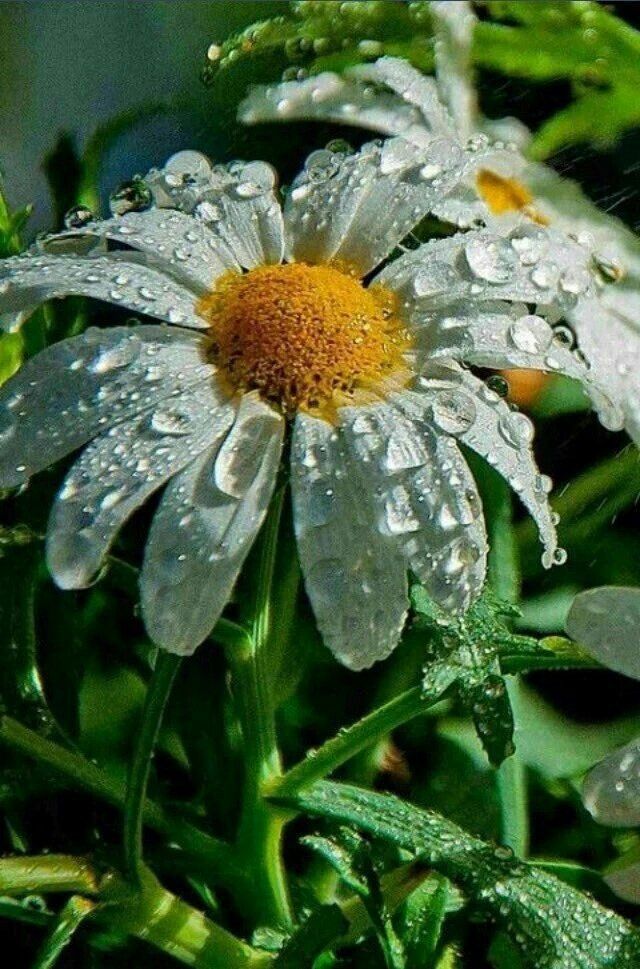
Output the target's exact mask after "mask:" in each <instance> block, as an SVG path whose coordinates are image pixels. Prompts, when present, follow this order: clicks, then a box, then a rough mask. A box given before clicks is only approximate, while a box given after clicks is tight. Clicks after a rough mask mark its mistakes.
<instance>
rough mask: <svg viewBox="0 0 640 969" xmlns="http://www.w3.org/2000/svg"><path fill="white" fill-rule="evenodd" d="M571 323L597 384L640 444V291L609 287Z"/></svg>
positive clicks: (577, 312)
mask: <svg viewBox="0 0 640 969" xmlns="http://www.w3.org/2000/svg"><path fill="white" fill-rule="evenodd" d="M570 320H571V324H572V326H573V328H574V329H575V332H576V334H577V337H578V340H579V344H580V347H581V348H582V349H583V350H584V353H585V355H586V357H587V359H588V360H589V361H590V363H591V368H592V371H593V377H594V380H596V381H597V382H598V384H599V385H600V386H601V387H603V388H605V391H606V393H607V395H608V396H609V397H610V398H611V399H612V400H613V401H614V403H615V405H616V407H617V411H618V417H619V421H618V422H617V423H616V421H615V419H611V420H608V421H607V420H606V415H605V417H604V418H603V423H605V424H606V425H607V426H608V427H611V428H613V429H616V428H617V427H621V426H622V424H623V423H624V426H625V428H626V430H627V431H628V433H629V434H630V436H631V437H632V438H633V440H634V441H635V442H636V444H640V289H638V287H637V286H634V285H632V284H627V283H619V284H617V285H612V286H609V287H607V288H606V289H605V291H604V292H603V293H602V296H601V297H600V299H599V300H597V301H595V300H593V301H591V302H587V303H583V304H580V305H579V306H578V307H577V308H576V309H575V310H574V311H573V312H572V313H571V314H570Z"/></svg>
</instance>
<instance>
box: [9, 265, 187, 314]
mask: <svg viewBox="0 0 640 969" xmlns="http://www.w3.org/2000/svg"><path fill="white" fill-rule="evenodd" d="M122 256H123V258H120V256H119V255H118V258H116V254H115V253H114V254H112V255H111V256H87V257H84V258H83V257H74V256H50V255H39V254H34V253H28V254H26V255H24V256H15V257H11V258H9V259H3V260H2V261H1V262H0V320H2V322H3V324H4V325H5V327H6V328H11V327H13V326H16V325H19V324H20V322H22V320H23V319H24V318H25V316H28V315H29V314H30V313H32V312H33V310H34V309H35V308H36V307H37V306H38V305H39V304H40V303H44V302H45V300H48V299H58V298H60V297H63V296H90V297H91V298H92V299H99V300H103V301H104V302H106V303H113V304H114V305H116V306H119V307H123V308H124V309H128V310H132V311H133V312H134V313H143V314H144V315H146V316H153V317H156V318H157V319H159V320H166V321H167V322H168V323H179V324H180V325H181V326H187V327H193V328H195V329H202V328H203V327H205V326H206V324H205V323H204V321H203V320H202V319H201V318H200V317H199V316H197V314H196V313H195V309H194V306H195V302H196V299H197V294H196V293H194V292H193V291H192V290H190V289H189V288H187V287H186V286H185V285H183V284H181V283H179V282H177V280H175V279H174V278H173V277H171V276H168V275H167V274H166V273H163V272H162V271H161V270H158V269H155V268H153V267H151V266H144V265H142V264H141V263H137V262H130V261H128V260H127V258H126V253H123V254H122Z"/></svg>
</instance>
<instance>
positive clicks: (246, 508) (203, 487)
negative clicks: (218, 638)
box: [141, 394, 284, 654]
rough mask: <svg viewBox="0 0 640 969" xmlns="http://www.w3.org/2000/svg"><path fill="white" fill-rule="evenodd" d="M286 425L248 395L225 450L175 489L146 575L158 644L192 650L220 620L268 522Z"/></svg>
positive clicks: (148, 555) (159, 519) (148, 617)
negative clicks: (236, 582)
mask: <svg viewBox="0 0 640 969" xmlns="http://www.w3.org/2000/svg"><path fill="white" fill-rule="evenodd" d="M283 429H284V422H283V420H282V418H281V417H280V416H279V415H278V414H277V413H276V412H275V411H274V410H273V408H271V407H269V406H268V405H267V404H265V403H263V402H261V401H260V400H259V398H257V397H256V396H255V395H253V394H252V395H247V396H245V397H244V398H243V400H242V402H241V404H240V408H239V410H238V414H237V417H236V421H235V424H234V425H233V427H232V429H231V431H230V432H229V435H228V436H227V438H226V440H225V442H224V444H223V445H222V447H221V448H219V447H218V445H216V446H215V447H214V448H212V449H210V450H208V451H207V453H206V454H203V455H202V457H201V458H199V459H198V460H196V461H195V462H194V463H193V464H192V465H190V466H189V467H188V468H186V469H185V470H184V471H183V472H182V473H181V474H179V475H178V476H177V477H176V478H175V479H174V480H173V481H172V482H171V484H170V485H169V486H168V488H167V490H166V492H165V494H164V496H163V498H162V501H161V502H160V505H159V507H158V511H157V512H156V514H155V517H154V519H153V525H152V527H151V533H150V536H149V541H148V543H147V547H146V552H145V560H144V566H143V569H142V577H141V595H142V610H143V615H144V618H145V624H146V626H147V629H148V630H149V633H150V635H151V637H152V639H153V641H154V642H156V643H158V645H160V646H164V647H165V648H166V649H169V650H171V651H172V652H176V653H183V654H190V653H192V652H193V651H194V649H195V648H196V646H198V645H199V644H200V643H201V642H202V640H203V639H205V637H206V636H208V635H209V633H210V632H211V630H212V628H213V626H214V625H215V623H216V622H217V620H218V619H219V617H220V614H221V613H222V610H223V608H224V606H225V604H226V602H227V601H228V599H229V596H230V594H231V590H232V588H233V585H234V583H235V581H236V579H237V577H238V573H239V571H240V569H241V567H242V563H243V562H244V559H245V557H246V555H247V553H248V551H249V549H250V547H251V545H252V543H253V540H254V539H255V536H256V534H257V532H258V530H259V528H260V526H261V524H262V522H263V520H264V516H265V514H266V511H267V508H268V505H269V501H270V498H271V495H272V492H273V488H274V485H275V481H276V474H277V470H278V465H279V460H280V452H281V449H282V438H283Z"/></svg>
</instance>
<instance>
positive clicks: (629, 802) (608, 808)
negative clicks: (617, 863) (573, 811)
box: [582, 738, 640, 828]
mask: <svg viewBox="0 0 640 969" xmlns="http://www.w3.org/2000/svg"><path fill="white" fill-rule="evenodd" d="M582 797H583V800H584V805H585V807H586V809H587V810H588V811H589V813H590V814H591V815H592V816H593V817H594V818H595V819H596V821H599V822H600V823H601V824H607V825H609V826H610V827H616V828H635V827H637V826H638V825H639V824H640V739H638V738H636V740H633V741H632V742H631V743H630V744H627V745H626V746H625V747H621V748H620V749H619V750H614V752H613V753H612V754H609V756H608V757H605V759H604V760H603V761H601V762H600V763H599V764H596V766H595V767H594V768H593V769H592V770H591V771H589V773H588V774H587V777H586V779H585V782H584V787H583V789H582Z"/></svg>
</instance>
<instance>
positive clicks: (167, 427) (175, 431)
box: [151, 410, 191, 437]
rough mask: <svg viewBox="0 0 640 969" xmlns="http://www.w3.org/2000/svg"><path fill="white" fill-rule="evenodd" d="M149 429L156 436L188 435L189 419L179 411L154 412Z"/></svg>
mask: <svg viewBox="0 0 640 969" xmlns="http://www.w3.org/2000/svg"><path fill="white" fill-rule="evenodd" d="M151 427H152V428H153V430H154V431H156V432H157V433H158V434H168V435H170V436H171V437H181V436H182V435H183V434H188V433H189V430H190V427H191V419H190V417H189V415H188V414H183V413H181V412H180V411H167V410H156V411H154V412H153V414H152V415H151Z"/></svg>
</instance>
